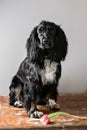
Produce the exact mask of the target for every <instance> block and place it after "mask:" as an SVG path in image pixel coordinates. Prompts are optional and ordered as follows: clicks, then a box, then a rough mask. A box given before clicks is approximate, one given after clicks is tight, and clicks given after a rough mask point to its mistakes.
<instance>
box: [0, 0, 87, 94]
mask: <svg viewBox="0 0 87 130" xmlns="http://www.w3.org/2000/svg"><path fill="white" fill-rule="evenodd" d="M41 20H48V21H51V22H54V23H56V24H58V25H61V28H63V30H64V32H65V33H66V36H67V39H68V43H69V47H68V48H69V49H68V54H67V57H66V60H65V61H64V62H62V76H61V79H60V82H59V87H58V89H59V93H86V92H87V0H0V95H8V93H9V85H10V82H11V79H12V77H13V76H14V75H15V74H16V72H17V70H18V67H19V65H20V63H21V62H22V61H23V59H24V58H25V57H26V40H27V38H28V37H29V35H30V32H31V30H32V29H33V27H35V26H36V25H38V24H39V22H40V21H41Z"/></svg>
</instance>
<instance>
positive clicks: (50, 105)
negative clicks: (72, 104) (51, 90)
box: [46, 99, 61, 110]
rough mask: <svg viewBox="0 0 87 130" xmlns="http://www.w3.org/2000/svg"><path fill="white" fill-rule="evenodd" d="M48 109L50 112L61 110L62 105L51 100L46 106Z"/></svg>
mask: <svg viewBox="0 0 87 130" xmlns="http://www.w3.org/2000/svg"><path fill="white" fill-rule="evenodd" d="M46 107H47V109H49V110H60V108H61V107H60V105H59V104H57V103H56V102H55V100H53V99H49V101H48V103H47V104H46Z"/></svg>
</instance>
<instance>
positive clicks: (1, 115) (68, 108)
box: [0, 94, 87, 130]
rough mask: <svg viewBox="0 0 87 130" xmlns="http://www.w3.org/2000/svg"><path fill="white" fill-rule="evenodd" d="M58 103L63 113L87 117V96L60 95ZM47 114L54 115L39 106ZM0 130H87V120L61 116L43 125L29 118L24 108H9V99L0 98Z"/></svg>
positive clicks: (5, 97)
mask: <svg viewBox="0 0 87 130" xmlns="http://www.w3.org/2000/svg"><path fill="white" fill-rule="evenodd" d="M58 103H59V104H60V105H61V111H63V112H67V113H69V114H72V115H77V116H85V117H87V94H80V95H78V94H76V95H75V94H74V95H69V94H68V95H64V94H63V95H62V94H60V95H59V98H58ZM38 107H39V108H40V110H41V111H43V112H44V113H45V114H49V113H52V112H53V111H49V110H47V109H46V108H45V106H38ZM0 129H1V130H7V129H8V130H13V129H14V130H18V129H20V130H32V129H35V130H40V129H41V130H43V129H44V130H61V129H62V130H87V119H84V120H83V119H78V118H74V117H70V116H60V117H58V118H56V119H54V120H52V121H51V123H50V124H49V125H43V124H42V123H41V122H40V120H33V119H30V118H29V117H28V116H27V113H26V111H25V109H24V108H15V107H12V106H9V98H8V97H7V96H0Z"/></svg>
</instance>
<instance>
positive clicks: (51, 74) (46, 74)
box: [41, 59, 58, 85]
mask: <svg viewBox="0 0 87 130" xmlns="http://www.w3.org/2000/svg"><path fill="white" fill-rule="evenodd" d="M57 66H58V63H56V62H54V61H52V62H51V61H50V60H48V59H46V60H44V69H43V70H42V71H41V79H42V83H43V85H46V84H47V83H53V82H55V80H56V70H57Z"/></svg>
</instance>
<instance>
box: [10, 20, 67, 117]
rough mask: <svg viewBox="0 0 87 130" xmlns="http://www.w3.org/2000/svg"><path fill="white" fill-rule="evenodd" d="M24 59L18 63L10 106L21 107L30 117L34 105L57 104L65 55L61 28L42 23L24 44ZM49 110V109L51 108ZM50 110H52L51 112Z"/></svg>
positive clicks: (63, 36)
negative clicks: (53, 102)
mask: <svg viewBox="0 0 87 130" xmlns="http://www.w3.org/2000/svg"><path fill="white" fill-rule="evenodd" d="M26 48H27V57H26V58H25V59H24V61H23V62H22V63H21V65H20V67H19V70H18V72H17V73H16V75H15V76H14V77H13V79H12V82H11V85H10V88H9V89H10V93H9V96H10V100H9V101H10V105H14V106H17V107H21V105H20V104H19V105H18V104H16V101H21V102H22V103H23V106H24V107H25V108H26V110H27V111H28V114H29V115H31V113H33V112H34V111H35V110H37V104H38V103H42V102H43V101H44V102H45V103H46V104H48V102H49V99H53V100H55V101H56V100H57V95H58V92H57V85H58V81H59V78H60V77H61V61H62V60H64V59H65V57H66V54H67V39H66V36H65V33H64V31H63V30H62V29H61V28H60V26H58V25H56V24H54V23H52V22H48V21H41V23H40V24H39V25H38V26H36V27H35V28H34V29H33V31H32V32H31V34H30V37H29V38H28V40H27V45H26ZM50 108H52V106H51V107H50ZM52 109H53V108H52Z"/></svg>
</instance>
